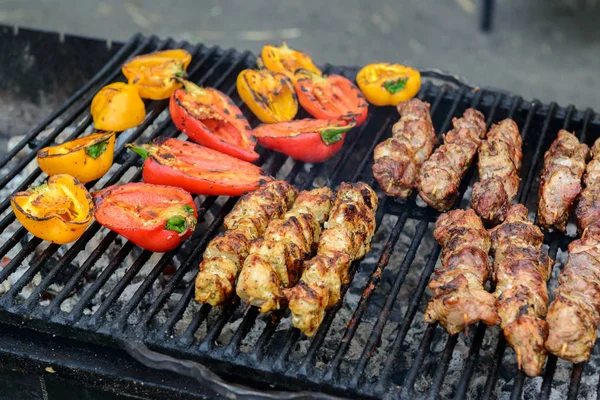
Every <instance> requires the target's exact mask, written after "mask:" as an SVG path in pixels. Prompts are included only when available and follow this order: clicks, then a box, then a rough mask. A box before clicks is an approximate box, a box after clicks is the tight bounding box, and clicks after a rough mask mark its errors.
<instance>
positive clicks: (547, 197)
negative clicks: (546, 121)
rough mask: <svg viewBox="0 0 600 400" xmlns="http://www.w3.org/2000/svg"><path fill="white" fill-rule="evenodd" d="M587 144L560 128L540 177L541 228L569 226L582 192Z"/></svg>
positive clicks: (560, 228) (545, 158)
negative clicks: (575, 202) (571, 213)
mask: <svg viewBox="0 0 600 400" xmlns="http://www.w3.org/2000/svg"><path fill="white" fill-rule="evenodd" d="M587 154H588V147H587V146H586V145H585V144H582V143H579V140H578V139H577V137H575V135H573V134H572V133H569V132H567V131H565V130H564V129H561V130H560V131H559V132H558V137H557V138H556V140H555V141H554V142H553V143H552V146H551V147H550V150H548V151H547V152H546V154H545V155H544V169H543V170H542V175H541V177H540V189H539V196H538V197H539V199H540V202H539V205H538V222H539V224H540V226H541V227H544V228H551V227H554V228H556V229H558V230H559V231H561V232H564V231H565V230H566V229H567V222H568V221H569V214H570V212H571V208H572V206H573V204H574V201H575V199H576V198H577V196H578V195H579V192H581V177H582V175H583V172H584V170H585V159H586V157H587Z"/></svg>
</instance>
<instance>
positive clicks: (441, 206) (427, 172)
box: [417, 108, 485, 211]
mask: <svg viewBox="0 0 600 400" xmlns="http://www.w3.org/2000/svg"><path fill="white" fill-rule="evenodd" d="M452 124H453V125H454V129H453V130H451V131H450V132H448V133H446V135H444V144H443V145H441V146H440V147H438V148H437V149H436V150H435V151H434V152H433V154H432V155H431V157H430V158H429V160H427V161H425V163H423V165H422V167H421V169H420V171H419V174H418V177H417V186H418V188H419V195H420V196H421V198H422V199H423V201H425V203H427V204H429V205H430V206H431V207H433V208H435V209H436V210H438V211H445V210H448V209H450V207H451V206H452V205H453V204H454V202H455V201H456V198H457V197H458V189H459V186H460V182H461V180H462V178H463V176H464V175H465V173H466V172H467V170H468V169H469V167H470V166H471V163H472V162H473V158H475V154H476V153H477V149H478V148H479V145H480V144H481V139H483V138H484V137H485V121H484V119H483V114H482V113H480V112H479V111H477V110H475V109H472V108H469V109H468V110H466V111H465V113H464V114H463V116H462V117H461V118H458V119H457V118H454V119H453V120H452Z"/></svg>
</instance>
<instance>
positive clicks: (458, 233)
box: [425, 210, 500, 335]
mask: <svg viewBox="0 0 600 400" xmlns="http://www.w3.org/2000/svg"><path fill="white" fill-rule="evenodd" d="M433 236H434V237H435V239H436V240H437V241H438V243H439V244H440V246H442V258H441V261H442V267H441V268H438V269H437V270H436V271H435V272H434V277H433V279H432V280H431V281H430V282H429V288H430V289H431V290H433V297H432V298H431V300H429V304H428V305H427V310H425V322H428V323H433V322H435V321H439V322H440V324H441V325H442V326H443V327H444V328H446V330H447V331H448V333H450V334H451V335H454V334H456V333H459V332H461V331H463V330H465V328H466V327H467V326H469V325H471V324H474V323H475V322H478V321H483V322H485V323H486V324H487V325H496V324H498V323H499V322H500V317H499V316H498V313H497V312H496V308H495V303H496V299H495V298H494V296H493V295H492V294H491V293H489V292H488V291H486V290H485V288H484V287H483V285H484V284H485V282H486V281H487V280H488V277H489V276H490V272H491V265H490V259H489V257H488V251H489V250H490V234H489V233H488V231H486V230H485V228H484V227H483V224H482V222H481V219H480V218H479V217H478V216H477V214H475V211H473V210H453V211H450V212H448V213H445V214H442V215H440V217H439V218H438V220H437V222H436V224H435V230H434V233H433Z"/></svg>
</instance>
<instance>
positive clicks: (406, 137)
mask: <svg viewBox="0 0 600 400" xmlns="http://www.w3.org/2000/svg"><path fill="white" fill-rule="evenodd" d="M398 112H399V113H400V115H401V118H400V121H398V122H396V123H395V124H394V126H393V127H392V137H391V138H389V139H387V140H385V141H383V142H382V143H380V144H378V145H377V147H375V152H374V162H373V177H375V179H376V180H377V182H378V183H379V187H381V188H382V189H383V191H384V192H385V193H386V194H387V195H388V196H394V197H399V198H401V199H405V198H407V197H408V196H410V194H411V193H412V190H413V189H414V188H415V187H416V183H417V182H416V180H417V174H418V173H419V170H420V169H421V165H423V163H424V162H425V161H426V160H427V159H428V158H429V156H430V155H431V152H432V151H433V148H434V147H435V146H436V145H437V137H436V135H435V130H434V129H433V122H431V115H429V103H426V102H422V101H421V100H419V99H411V100H409V101H405V102H402V103H400V104H398Z"/></svg>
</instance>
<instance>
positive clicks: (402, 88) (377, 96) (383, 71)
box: [356, 63, 421, 106]
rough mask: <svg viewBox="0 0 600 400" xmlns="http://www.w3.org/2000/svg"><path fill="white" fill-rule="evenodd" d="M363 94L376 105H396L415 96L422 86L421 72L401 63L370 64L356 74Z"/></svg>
mask: <svg viewBox="0 0 600 400" xmlns="http://www.w3.org/2000/svg"><path fill="white" fill-rule="evenodd" d="M356 83H358V87H359V88H360V90H362V92H363V94H364V95H365V97H366V98H367V100H369V102H371V104H375V105H376V106H396V105H398V103H401V102H403V101H406V100H409V99H412V98H413V97H415V95H416V94H417V92H418V91H419V88H420V87H421V74H420V73H419V71H417V70H416V69H413V68H410V67H407V66H405V65H400V64H388V63H379V64H369V65H367V66H365V67H363V68H362V69H361V70H360V71H359V72H358V75H356Z"/></svg>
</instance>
